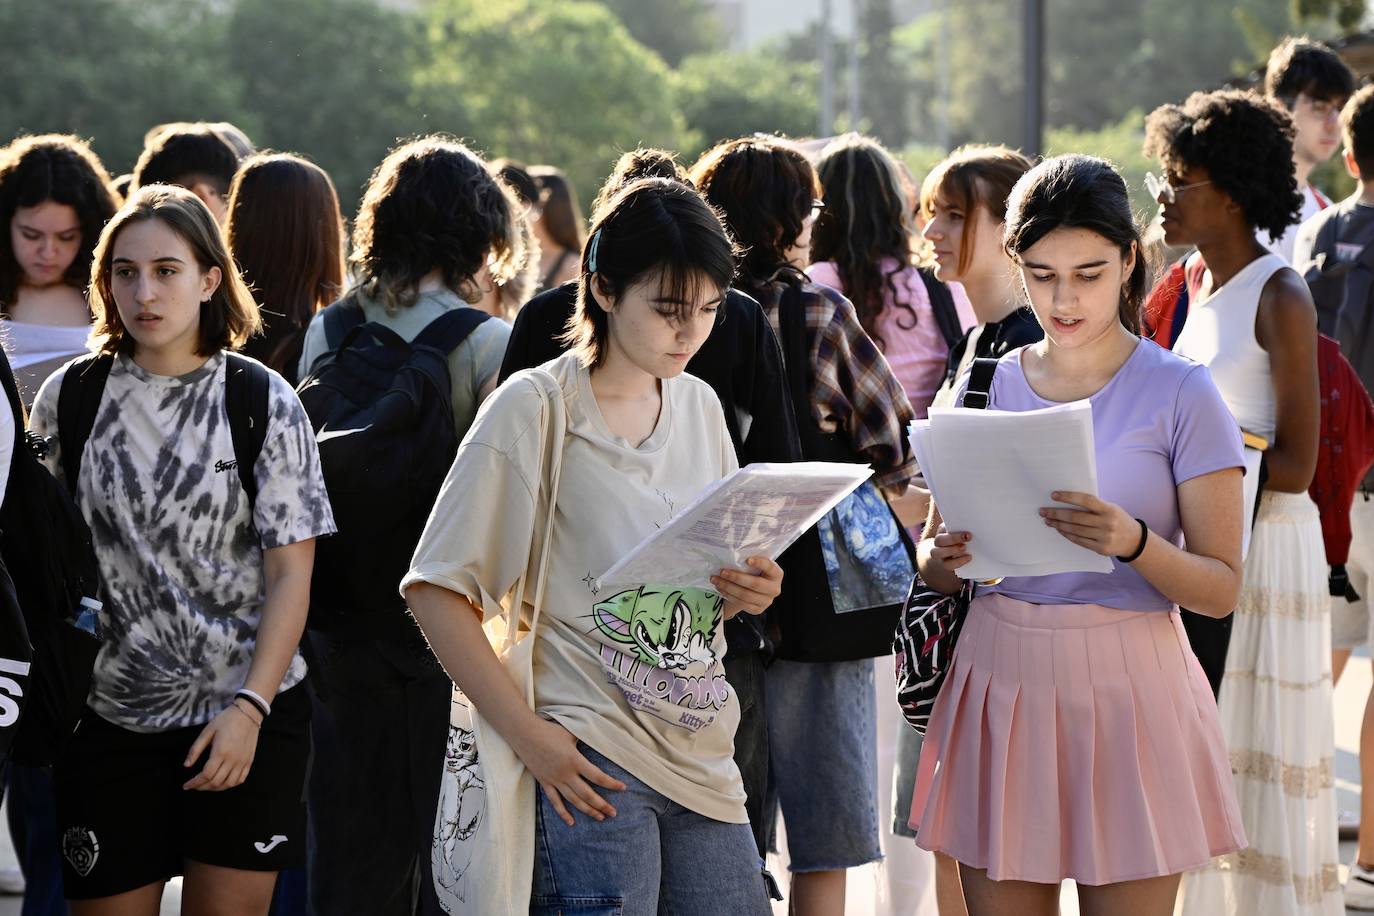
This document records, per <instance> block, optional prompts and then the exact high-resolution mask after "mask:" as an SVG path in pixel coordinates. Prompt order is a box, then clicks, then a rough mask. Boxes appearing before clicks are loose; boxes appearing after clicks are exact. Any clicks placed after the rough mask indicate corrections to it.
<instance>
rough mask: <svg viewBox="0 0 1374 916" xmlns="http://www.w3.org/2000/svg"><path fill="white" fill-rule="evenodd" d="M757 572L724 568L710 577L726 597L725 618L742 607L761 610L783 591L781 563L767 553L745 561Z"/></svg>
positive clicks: (753, 612) (749, 611)
mask: <svg viewBox="0 0 1374 916" xmlns="http://www.w3.org/2000/svg"><path fill="white" fill-rule="evenodd" d="M745 562H746V563H748V564H749V565H750V566H752V567H754V569H755V570H757V572H742V571H740V570H737V569H722V570H721V571H720V575H717V576H712V577H711V585H713V586H714V587H715V589H716V592H717V593H718V594H719V595H720V596H721V597H722V598H724V599H725V619H726V620H729V619H730V618H731V617H734V616H735V615H736V614H738V613H740V612H741V611H743V612H744V613H746V614H762V613H763V612H764V611H766V610H768V607H769V605H771V604H772V603H773V601H774V600H775V599H776V598H777V597H778V595H780V594H782V567H781V566H779V565H778V564H777V563H774V562H773V561H772V560H770V559H768V558H767V557H750V558H749V559H748V560H746V561H745Z"/></svg>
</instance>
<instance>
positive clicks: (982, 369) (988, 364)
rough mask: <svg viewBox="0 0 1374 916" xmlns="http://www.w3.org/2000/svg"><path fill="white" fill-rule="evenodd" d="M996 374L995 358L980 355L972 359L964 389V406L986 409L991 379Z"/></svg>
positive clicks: (990, 389)
mask: <svg viewBox="0 0 1374 916" xmlns="http://www.w3.org/2000/svg"><path fill="white" fill-rule="evenodd" d="M996 374H997V360H995V359H991V358H989V357H980V358H978V359H975V360H974V361H973V367H972V368H971V369H970V370H969V378H968V389H967V390H965V391H964V400H963V402H962V403H963V406H964V407H972V408H974V409H975V410H986V409H987V406H988V395H989V392H991V391H992V379H993V376H995V375H996Z"/></svg>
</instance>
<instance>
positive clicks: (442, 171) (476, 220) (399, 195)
mask: <svg viewBox="0 0 1374 916" xmlns="http://www.w3.org/2000/svg"><path fill="white" fill-rule="evenodd" d="M522 212H523V205H522V204H521V203H520V202H519V201H518V200H517V199H516V197H515V193H514V192H513V191H512V190H510V188H509V187H507V185H506V184H505V182H502V181H500V180H498V179H497V178H496V176H495V175H494V174H493V173H492V172H491V170H490V169H489V168H488V166H487V163H485V162H483V161H482V159H481V158H480V157H479V156H478V155H477V154H476V153H474V152H472V151H471V150H470V149H468V148H467V147H466V146H464V145H463V144H461V143H459V142H458V141H456V140H452V139H449V138H447V137H443V136H439V135H431V136H428V137H423V138H421V139H419V140H412V141H410V142H408V143H405V144H403V145H401V146H399V147H397V148H396V149H394V150H392V151H391V152H390V153H389V154H387V157H386V158H385V159H383V160H382V163H381V165H379V166H377V170H376V171H375V172H373V173H372V180H371V181H369V182H368V185H367V190H366V192H364V194H363V200H362V203H361V204H359V206H358V218H357V219H356V220H355V221H354V224H353V255H352V258H351V261H352V264H353V266H354V268H355V269H356V271H357V274H358V282H359V285H360V286H361V288H362V291H363V293H364V294H365V295H367V296H368V297H369V298H371V299H374V300H377V301H379V302H381V303H382V305H383V306H384V307H385V308H386V310H387V311H388V312H391V313H393V314H394V313H395V312H397V311H399V310H400V309H403V308H407V307H409V306H411V305H413V304H414V303H415V299H416V296H417V293H416V285H417V284H418V283H419V282H420V280H421V279H422V278H423V277H424V276H425V275H426V274H428V273H429V272H430V271H432V270H438V271H439V273H440V275H441V277H442V279H443V284H444V286H446V287H448V288H449V289H451V290H453V291H454V292H455V293H457V294H458V295H460V296H462V297H463V298H464V299H465V300H467V301H468V302H478V301H480V300H481V298H482V291H481V290H480V289H479V288H478V285H477V282H476V277H477V274H478V273H479V272H480V271H481V270H482V266H483V265H484V264H485V265H486V266H487V267H488V268H489V269H490V271H491V276H492V279H493V280H495V281H496V282H497V283H504V282H505V281H507V280H510V279H511V278H513V277H514V276H516V275H517V274H518V273H520V271H522V270H524V269H525V264H526V261H527V260H528V258H529V256H530V253H529V248H528V246H527V245H526V233H524V232H523V231H522V229H521V226H520V221H521V219H522V216H521V214H522Z"/></svg>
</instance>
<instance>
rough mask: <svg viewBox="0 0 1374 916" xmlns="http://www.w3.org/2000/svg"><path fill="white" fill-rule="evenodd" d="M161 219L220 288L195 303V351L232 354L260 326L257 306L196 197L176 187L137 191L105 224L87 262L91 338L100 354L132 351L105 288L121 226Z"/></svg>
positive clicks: (130, 340) (130, 339)
mask: <svg viewBox="0 0 1374 916" xmlns="http://www.w3.org/2000/svg"><path fill="white" fill-rule="evenodd" d="M154 219H155V220H160V221H161V222H162V223H163V224H164V225H165V226H167V228H169V229H171V230H172V231H173V232H175V233H176V234H177V237H178V238H180V239H181V240H182V241H183V242H185V243H186V246H187V247H188V248H190V249H191V253H192V254H193V255H194V256H195V259H196V264H197V266H199V267H200V269H201V270H202V271H208V270H209V269H210V268H212V267H218V268H219V272H220V282H219V286H217V287H216V288H215V292H214V293H213V294H212V295H211V296H210V299H209V300H208V301H207V302H202V303H201V305H200V331H199V337H198V340H197V343H196V353H197V354H198V355H200V356H213V355H214V354H216V353H218V352H219V351H220V350H237V349H238V348H239V347H241V346H243V344H244V342H245V341H246V340H248V338H249V337H250V336H252V335H253V334H254V333H255V332H256V331H257V330H258V328H259V326H260V325H261V323H262V322H261V319H260V318H259V316H258V306H257V304H256V303H255V302H254V301H253V296H252V294H251V293H249V291H248V287H247V285H246V284H245V283H244V282H243V279H242V278H241V277H240V276H239V272H238V269H237V268H236V267H235V266H234V259H233V258H231V257H230V256H229V249H228V247H226V246H225V244H224V236H223V235H222V234H221V233H220V228H219V224H218V223H216V222H215V218H214V216H212V215H211V213H210V211H209V210H208V209H207V208H206V206H205V204H203V203H201V200H200V198H199V197H196V195H194V194H192V193H191V192H190V191H188V190H186V189H185V188H182V187H178V186H175V185H165V184H154V185H148V186H146V187H142V188H139V189H138V190H136V191H134V192H133V194H131V195H130V196H129V199H128V201H126V202H125V204H124V206H123V207H121V208H120V209H119V212H118V213H116V214H115V215H114V218H113V219H111V220H110V221H109V223H107V224H106V225H105V231H104V232H102V233H101V234H100V241H99V242H97V243H96V246H95V255H94V258H93V259H92V261H91V286H90V293H89V295H90V300H91V313H92V314H93V315H94V316H95V326H94V327H93V328H92V329H91V340H92V342H93V343H94V344H95V345H96V347H97V349H99V351H100V352H102V353H132V352H133V349H134V339H133V337H132V336H130V335H129V334H128V333H126V329H125V327H124V322H123V320H122V319H121V318H120V317H119V308H118V307H117V306H116V305H115V299H114V293H113V292H112V290H111V287H110V274H111V273H112V266H111V261H112V260H113V258H114V246H115V241H116V239H118V238H119V233H120V232H122V231H123V230H124V229H125V228H126V227H128V226H130V225H132V224H134V223H141V222H146V221H148V220H154Z"/></svg>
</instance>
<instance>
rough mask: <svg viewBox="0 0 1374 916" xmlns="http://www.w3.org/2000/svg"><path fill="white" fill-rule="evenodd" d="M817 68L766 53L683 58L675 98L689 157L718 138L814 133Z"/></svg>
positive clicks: (701, 55) (720, 54)
mask: <svg viewBox="0 0 1374 916" xmlns="http://www.w3.org/2000/svg"><path fill="white" fill-rule="evenodd" d="M818 79H819V74H818V68H817V66H816V65H815V64H814V63H808V62H802V63H798V62H794V61H789V60H785V59H783V58H782V57H779V56H777V55H774V54H771V53H766V52H762V53H760V52H755V53H751V54H739V53H735V52H731V51H718V52H715V53H713V54H698V55H694V56H692V57H689V58H687V59H686V60H684V61H683V62H682V66H681V67H680V68H679V69H678V72H677V78H676V82H677V97H678V101H679V103H680V104H681V106H682V113H683V116H684V117H685V118H686V119H687V126H688V128H690V130H691V132H692V143H691V145H690V148H687V149H684V150H683V153H684V154H685V155H686V156H687V158H688V159H689V160H690V159H691V157H693V156H695V155H696V154H698V153H700V152H702V151H703V150H705V149H707V148H709V147H711V146H713V145H715V144H716V143H718V142H720V141H721V140H729V139H732V138H734V137H740V136H744V135H745V134H750V133H754V132H755V131H761V132H764V133H773V134H782V135H784V136H790V137H801V136H808V135H810V134H812V133H814V132H815V129H816V118H817V113H818V110H819V104H818V101H817V95H818V93H817V82H818Z"/></svg>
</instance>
